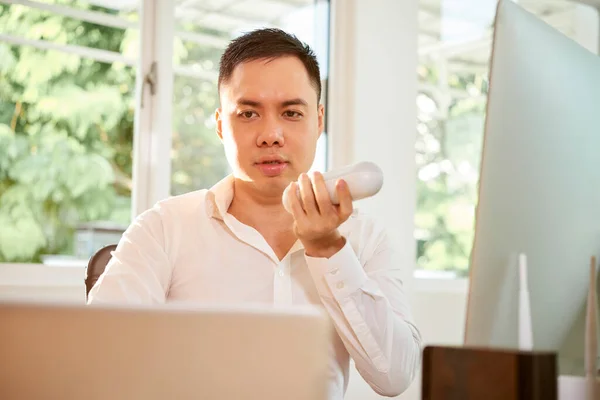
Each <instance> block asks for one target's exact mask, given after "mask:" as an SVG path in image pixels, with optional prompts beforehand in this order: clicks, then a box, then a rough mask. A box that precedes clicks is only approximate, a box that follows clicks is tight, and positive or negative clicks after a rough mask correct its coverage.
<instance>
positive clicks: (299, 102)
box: [237, 97, 308, 108]
mask: <svg viewBox="0 0 600 400" xmlns="http://www.w3.org/2000/svg"><path fill="white" fill-rule="evenodd" d="M237 104H238V105H239V106H249V107H256V108H258V107H262V103H261V102H259V101H256V100H250V99H247V98H244V97H242V98H240V99H239V100H238V101H237ZM289 106H305V107H308V102H307V101H306V100H304V99H301V98H300V97H297V98H295V99H289V100H285V101H282V102H281V107H289Z"/></svg>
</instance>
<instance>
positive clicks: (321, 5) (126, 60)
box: [0, 0, 329, 265]
mask: <svg viewBox="0 0 600 400" xmlns="http://www.w3.org/2000/svg"><path fill="white" fill-rule="evenodd" d="M161 1H162V0H161ZM7 3H8V4H7ZM149 3H151V2H150V1H144V2H140V1H139V0H126V1H115V0H89V1H88V2H84V1H76V0H46V1H15V0H12V1H10V2H4V1H2V0H0V262H11V263H30V262H33V263H39V262H44V263H48V264H57V265H66V264H70V263H74V264H76V265H84V264H85V263H86V262H87V259H88V258H89V256H90V255H91V254H93V253H94V252H95V251H96V250H98V248H100V247H101V246H103V245H106V244H110V243H115V242H117V241H118V240H119V238H120V235H121V233H122V231H123V230H124V229H125V228H126V227H127V225H128V224H129V223H130V221H131V215H132V207H133V209H135V208H136V206H135V205H133V206H132V203H133V201H132V198H133V197H135V196H132V193H133V192H134V188H136V187H137V188H140V187H144V186H147V185H148V183H147V182H146V181H145V180H144V179H142V181H140V178H139V177H138V178H136V176H135V173H132V171H133V170H135V163H134V161H135V157H136V155H137V153H136V152H135V149H134V141H133V138H134V121H135V119H136V117H140V116H139V115H136V110H138V108H136V103H137V102H138V101H139V99H137V98H136V78H138V75H139V71H138V70H137V69H138V68H137V67H138V60H139V59H140V58H141V55H140V54H139V50H140V48H142V47H143V46H142V45H143V44H144V43H143V41H144V40H147V39H146V38H144V37H140V36H143V35H140V30H141V18H142V15H143V11H144V10H147V7H148V4H149ZM168 4H169V6H168V7H172V11H173V12H172V15H171V14H169V15H162V16H160V18H163V20H162V21H167V22H168V23H167V24H165V26H167V27H169V28H165V27H164V26H156V27H153V28H155V29H157V30H160V32H159V34H160V33H164V32H162V30H165V31H167V32H166V33H167V34H168V35H170V36H168V37H171V38H173V51H172V53H171V54H169V57H171V56H172V59H173V63H172V67H173V71H172V73H171V74H170V76H167V79H172V83H173V85H172V88H173V89H172V93H164V92H162V93H160V94H158V96H168V98H172V104H171V105H172V107H173V109H172V110H169V111H172V113H168V114H166V115H169V116H170V118H171V119H172V120H171V126H172V131H171V132H168V133H167V136H168V135H170V136H169V139H170V143H172V146H171V151H170V154H169V152H168V151H167V152H166V153H167V154H168V157H169V159H165V158H163V159H159V158H156V159H148V160H143V164H142V165H143V168H145V166H147V165H149V163H153V162H154V163H158V164H155V165H157V168H158V169H163V170H169V169H170V170H171V171H172V172H171V173H170V174H167V175H165V176H154V175H153V174H150V175H151V176H149V177H148V176H146V177H143V178H146V179H150V180H155V181H157V180H163V179H164V182H163V181H161V182H160V184H159V185H156V182H150V185H151V186H152V184H154V186H155V187H161V188H162V187H164V188H170V189H168V190H164V192H162V191H160V190H159V191H158V192H159V197H160V198H164V197H167V196H169V195H170V194H171V195H176V194H180V193H184V192H187V191H190V190H197V189H201V188H206V187H209V186H211V185H212V184H214V183H215V182H216V181H218V180H220V179H222V178H223V177H224V176H225V175H226V174H227V173H228V172H229V167H228V165H227V163H226V161H225V157H224V155H223V150H222V147H221V144H220V142H219V141H218V138H217V136H216V134H215V133H214V124H213V117H212V116H213V113H214V110H215V108H216V107H217V91H216V78H217V74H218V61H219V57H220V54H221V52H222V51H223V49H224V47H225V46H226V45H227V42H228V41H229V40H230V39H231V38H233V37H235V36H236V35H238V34H240V33H242V32H243V31H246V30H249V29H252V28H256V27H262V26H276V27H281V28H283V29H285V30H287V31H289V32H292V33H295V34H296V35H297V36H298V37H299V38H300V39H301V40H303V41H306V42H308V43H309V44H310V45H311V46H312V47H313V48H314V49H315V50H316V52H317V56H318V58H319V62H320V64H321V68H322V73H323V75H322V78H323V83H324V98H323V101H325V100H326V93H327V91H326V82H327V69H328V68H327V65H328V59H327V57H328V37H329V32H328V21H329V2H328V1H325V0H300V1H298V0H295V1H293V2H291V1H288V0H262V1H259V0H252V1H242V0H238V1H231V0H210V1H185V2H174V3H172V4H171V3H168ZM161 6H164V3H161ZM139 7H145V9H144V10H141V11H142V12H140V10H139ZM163 37H164V36H163ZM160 78H161V79H164V78H165V76H160ZM165 98H166V97H165ZM161 135H162V132H161ZM150 136H151V135H150V133H148V132H143V131H140V133H139V141H140V143H142V146H146V148H149V147H151V146H149V145H148V143H150V142H151V141H152V140H154V138H151V137H150ZM154 145H156V143H154ZM167 149H168V147H167ZM325 167H326V135H323V136H322V140H321V142H320V143H319V149H318V155H317V159H316V160H315V165H314V168H318V169H321V170H323V169H325ZM159 175H160V174H159ZM136 179H137V181H136ZM167 180H168V182H167ZM169 192H170V193H169ZM154 194H155V193H154ZM142 195H143V193H142Z"/></svg>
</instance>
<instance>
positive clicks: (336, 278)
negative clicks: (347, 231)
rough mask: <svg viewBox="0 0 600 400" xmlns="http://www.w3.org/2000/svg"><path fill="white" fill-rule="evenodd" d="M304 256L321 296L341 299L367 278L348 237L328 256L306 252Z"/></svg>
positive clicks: (360, 285)
mask: <svg viewBox="0 0 600 400" xmlns="http://www.w3.org/2000/svg"><path fill="white" fill-rule="evenodd" d="M305 258H306V264H307V265H308V269H309V271H310V274H311V275H312V278H313V281H314V282H315V286H316V287H317V290H318V292H319V294H320V295H321V296H325V297H333V298H335V299H337V300H338V301H339V300H342V299H343V298H346V297H348V296H349V295H350V294H352V293H354V292H355V291H357V290H358V289H360V288H361V287H362V286H363V285H364V283H365V282H366V281H367V279H368V277H367V274H366V273H365V270H364V268H363V266H362V265H361V264H360V261H359V260H358V257H357V256H356V253H355V252H354V250H353V249H352V246H351V245H350V241H349V240H348V239H346V244H345V245H344V247H342V249H341V250H340V251H338V252H337V253H335V254H334V255H333V256H331V257H330V258H324V257H311V256H308V255H306V254H305Z"/></svg>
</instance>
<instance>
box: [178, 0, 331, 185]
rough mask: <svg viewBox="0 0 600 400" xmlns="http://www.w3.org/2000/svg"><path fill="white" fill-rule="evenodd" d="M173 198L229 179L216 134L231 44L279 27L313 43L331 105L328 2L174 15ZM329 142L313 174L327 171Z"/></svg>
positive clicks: (185, 9) (190, 9) (191, 8)
mask: <svg viewBox="0 0 600 400" xmlns="http://www.w3.org/2000/svg"><path fill="white" fill-rule="evenodd" d="M175 18H176V23H175V30H176V32H177V33H176V37H175V43H174V69H175V79H174V93H173V97H174V106H173V145H172V153H171V162H172V169H171V194H173V195H178V194H182V193H186V192H189V191H193V190H198V189H203V188H209V187H210V186H212V185H214V184H215V183H216V182H218V181H219V180H221V179H222V178H223V177H225V175H227V174H228V173H230V168H229V165H228V164H227V160H226V159H225V155H224V152H223V147H222V145H221V142H220V141H219V139H218V137H217V135H216V133H215V122H214V112H215V110H216V108H217V107H218V93H217V78H218V71H219V59H220V57H221V54H222V52H223V50H224V49H225V47H226V46H227V44H228V42H229V41H230V40H231V39H233V38H235V37H236V36H238V35H240V34H241V33H243V32H245V31H248V30H251V29H254V28H258V27H279V28H282V29H284V30H286V31H288V32H290V33H293V34H295V35H296V36H298V38H299V39H300V40H302V41H304V42H306V43H308V44H309V45H310V46H311V47H312V48H313V49H314V50H315V52H316V54H317V58H318V60H319V63H320V67H321V79H322V82H323V92H324V96H323V102H325V100H326V96H325V95H326V88H327V86H326V83H327V70H328V59H327V56H328V42H329V31H328V28H329V24H328V21H329V2H328V1H315V0H306V1H295V2H289V1H283V0H282V1H275V0H269V1H261V0H247V1H238V2H231V1H226V0H209V1H186V2H182V3H181V4H179V5H178V6H177V7H176V10H175ZM326 141H327V135H326V134H324V135H323V136H322V137H321V140H319V144H318V149H317V157H316V159H315V163H314V165H313V169H320V170H325V169H326V154H327V148H326Z"/></svg>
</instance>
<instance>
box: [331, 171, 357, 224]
mask: <svg viewBox="0 0 600 400" xmlns="http://www.w3.org/2000/svg"><path fill="white" fill-rule="evenodd" d="M335 187H336V191H337V195H338V200H339V203H340V204H339V206H338V215H339V216H340V219H342V220H343V221H345V220H346V219H348V217H349V216H350V215H351V214H352V210H353V207H352V195H351V194H350V189H349V188H348V184H347V183H346V181H344V180H343V179H338V181H337V182H336V185H335Z"/></svg>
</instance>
